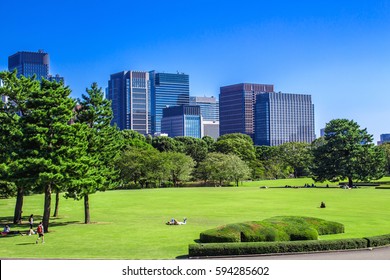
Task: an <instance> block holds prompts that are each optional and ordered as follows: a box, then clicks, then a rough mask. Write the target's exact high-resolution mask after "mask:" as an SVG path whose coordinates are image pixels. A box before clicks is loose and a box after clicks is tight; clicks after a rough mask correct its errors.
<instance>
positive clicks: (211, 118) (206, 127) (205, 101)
mask: <svg viewBox="0 0 390 280" xmlns="http://www.w3.org/2000/svg"><path fill="white" fill-rule="evenodd" d="M190 105H197V106H200V112H201V115H202V119H203V121H202V126H203V129H202V131H203V134H202V137H203V136H210V137H212V138H214V139H217V138H218V137H219V102H218V101H217V99H216V98H215V97H213V96H212V97H200V96H190Z"/></svg>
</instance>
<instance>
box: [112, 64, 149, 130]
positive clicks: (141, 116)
mask: <svg viewBox="0 0 390 280" xmlns="http://www.w3.org/2000/svg"><path fill="white" fill-rule="evenodd" d="M106 98H107V99H109V100H111V106H112V111H113V114H114V117H113V120H112V124H116V125H117V126H118V127H119V129H132V130H135V131H137V132H139V133H141V134H144V135H147V134H150V125H151V123H150V81H149V73H148V72H141V71H123V72H119V73H116V74H112V75H111V78H110V80H109V81H108V89H107V92H106Z"/></svg>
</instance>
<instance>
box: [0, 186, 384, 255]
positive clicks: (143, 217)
mask: <svg viewBox="0 0 390 280" xmlns="http://www.w3.org/2000/svg"><path fill="white" fill-rule="evenodd" d="M298 180H302V179H298ZM298 180H296V181H295V180H294V179H289V181H288V183H287V181H279V182H278V180H272V181H266V182H264V181H262V182H250V183H249V182H248V183H244V184H243V187H241V186H240V187H238V188H236V187H227V188H206V187H199V188H172V189H146V190H122V191H109V192H105V193H97V194H94V195H92V196H90V205H91V219H92V221H93V223H92V224H89V225H85V224H83V223H82V221H83V202H82V201H73V200H66V199H63V198H62V199H61V202H60V217H59V218H58V219H51V226H50V233H48V234H46V235H45V239H46V243H45V244H39V245H35V240H36V235H35V236H15V237H1V239H0V244H1V246H0V258H60V259H65V258H66V259H68V258H71V259H79V258H82V259H84V258H85V259H173V258H176V257H179V256H183V255H187V253H188V244H191V243H194V242H195V240H196V239H198V238H199V234H200V232H202V231H205V230H207V229H211V228H215V227H217V226H219V225H224V224H229V223H237V222H244V221H259V220H263V219H267V218H270V217H273V216H291V215H294V216H310V217H317V218H321V219H325V220H329V221H335V222H340V223H342V224H344V226H345V233H343V234H336V235H324V236H320V239H337V238H347V237H364V236H373V235H380V234H387V233H390V219H389V218H388V217H389V215H390V191H389V190H376V189H374V188H372V187H367V188H359V189H353V190H343V189H340V188H308V189H306V188H299V189H294V188H291V189H290V188H289V189H285V188H269V189H260V188H259V187H260V186H264V185H265V186H270V187H271V186H278V185H279V186H284V185H291V186H298V185H304V184H305V183H309V182H311V181H310V179H305V180H304V181H303V183H301V181H298ZM271 183H272V185H271ZM246 185H250V186H248V187H247V186H246ZM325 185H326V184H325ZM251 186H252V187H251ZM334 186H335V184H334ZM53 198H54V197H53ZM321 201H324V202H325V203H326V208H320V207H319V206H320V203H321ZM14 204H15V199H2V200H0V213H1V214H0V218H1V223H2V224H4V223H9V222H11V221H12V215H13V210H14ZM42 206H43V195H33V196H27V197H25V201H24V208H23V211H24V216H25V221H24V223H23V224H22V225H21V226H18V227H16V226H13V225H11V227H12V229H15V230H17V229H20V230H27V228H28V223H27V217H28V216H29V215H30V214H31V213H34V214H35V215H36V216H39V215H41V214H42V212H43V211H42ZM172 217H175V218H177V219H183V218H184V217H187V218H188V221H187V225H183V226H167V225H165V222H166V221H167V220H169V219H170V218H172ZM37 218H38V217H37ZM37 221H38V219H37Z"/></svg>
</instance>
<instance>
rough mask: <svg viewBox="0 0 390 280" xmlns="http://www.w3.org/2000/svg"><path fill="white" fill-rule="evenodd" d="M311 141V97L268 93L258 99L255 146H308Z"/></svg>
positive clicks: (312, 135)
mask: <svg viewBox="0 0 390 280" xmlns="http://www.w3.org/2000/svg"><path fill="white" fill-rule="evenodd" d="M314 139H315V130H314V105H313V104H312V101H311V96H310V95H306V94H290V93H277V92H269V93H263V94H260V95H258V96H257V98H256V105H255V139H254V140H255V145H267V146H277V145H281V144H283V143H286V142H306V143H311V142H312V141H313V140H314Z"/></svg>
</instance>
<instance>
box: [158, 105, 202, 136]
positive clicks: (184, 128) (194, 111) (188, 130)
mask: <svg viewBox="0 0 390 280" xmlns="http://www.w3.org/2000/svg"><path fill="white" fill-rule="evenodd" d="M161 133H164V134H165V133H166V134H168V136H169V137H176V136H190V137H194V138H201V137H202V116H201V113H200V107H199V106H190V105H181V106H174V107H167V108H164V109H163V118H162V119H161Z"/></svg>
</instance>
